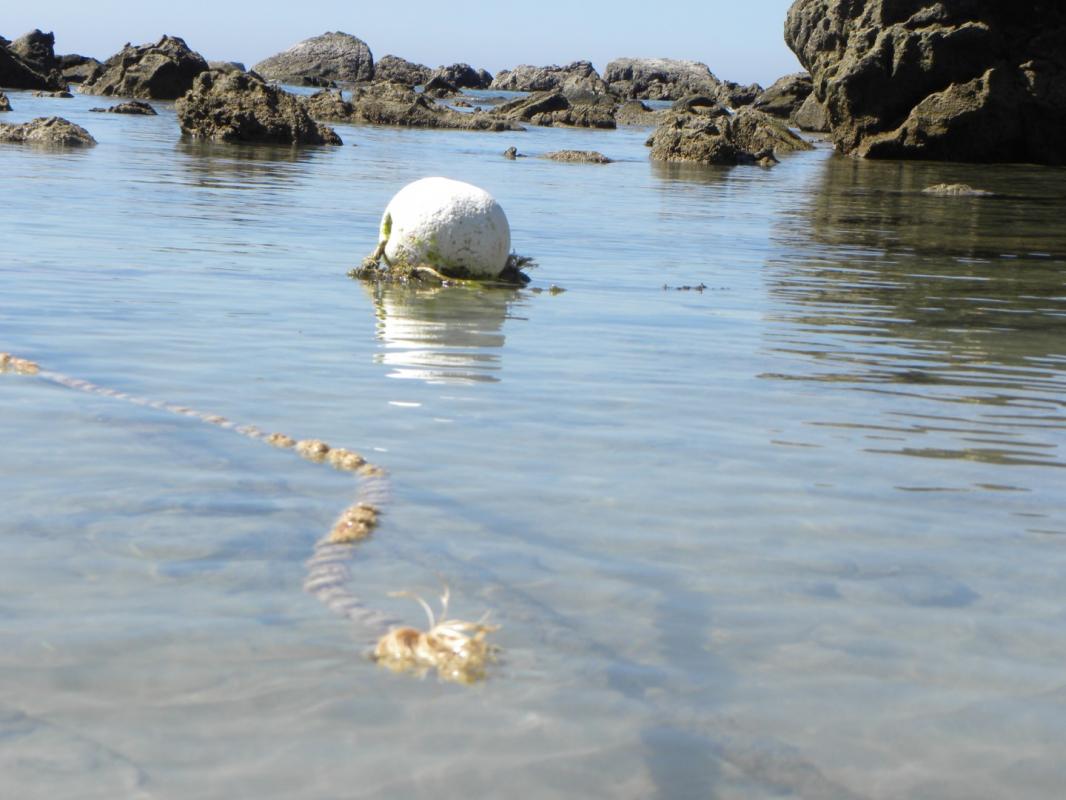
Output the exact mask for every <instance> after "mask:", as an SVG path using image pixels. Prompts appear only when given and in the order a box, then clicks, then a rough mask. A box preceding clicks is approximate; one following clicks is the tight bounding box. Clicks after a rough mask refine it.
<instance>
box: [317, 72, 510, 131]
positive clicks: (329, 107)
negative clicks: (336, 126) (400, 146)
mask: <svg viewBox="0 0 1066 800" xmlns="http://www.w3.org/2000/svg"><path fill="white" fill-rule="evenodd" d="M303 102H304V103H305V104H306V106H307V110H308V111H309V112H310V114H311V116H313V117H314V118H315V119H321V120H327V121H330V122H348V123H351V124H354V125H397V126H400V127H408V128H451V129H455V130H476V131H506V130H521V129H522V128H521V126H519V125H515V124H514V123H513V122H511V121H509V120H506V119H502V118H501V117H498V116H496V115H495V114H487V113H483V112H479V111H475V112H472V113H468V114H467V113H462V112H459V111H454V110H452V109H449V108H445V107H444V106H440V105H438V104H436V103H434V102H433V101H432V100H431V99H429V98H428V97H426V96H425V95H424V94H419V93H417V92H415V91H413V90H411V89H410V88H408V87H406V86H404V85H402V84H399V83H388V82H381V83H371V84H366V85H364V86H359V87H357V88H356V89H355V90H354V91H353V92H352V99H351V100H350V101H347V100H344V99H343V98H342V97H341V96H340V95H339V94H336V93H334V92H329V91H325V92H318V93H317V94H314V95H312V96H311V97H308V98H304V100H303Z"/></svg>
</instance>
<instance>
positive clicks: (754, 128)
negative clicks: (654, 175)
mask: <svg viewBox="0 0 1066 800" xmlns="http://www.w3.org/2000/svg"><path fill="white" fill-rule="evenodd" d="M647 144H648V146H650V147H651V148H652V151H651V157H652V159H654V160H656V161H680V162H694V163H699V164H725V165H733V164H762V165H763V166H770V165H772V164H775V163H777V157H776V154H780V153H786V152H792V151H796V150H809V149H811V145H810V144H808V143H807V142H805V141H803V140H802V139H800V138H799V137H798V136H796V135H795V134H794V133H792V132H791V131H789V129H788V127H787V126H786V125H785V123H784V122H782V121H780V120H778V119H776V118H774V117H771V116H770V115H769V114H765V113H763V112H761V111H758V110H756V109H754V108H751V107H747V108H742V109H741V110H740V111H738V112H737V114H736V115H735V116H730V114H729V112H728V111H726V110H725V109H724V108H723V107H722V106H720V105H717V104H716V105H711V106H705V105H692V106H690V110H684V108H683V107H682V109H681V110H671V111H670V112H668V113H667V115H666V117H665V118H664V120H663V122H662V123H661V124H660V125H659V127H658V128H656V130H655V133H653V134H652V136H651V137H650V138H649V139H648V142H647Z"/></svg>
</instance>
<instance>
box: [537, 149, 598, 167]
mask: <svg viewBox="0 0 1066 800" xmlns="http://www.w3.org/2000/svg"><path fill="white" fill-rule="evenodd" d="M544 158H547V159H550V160H551V161H563V162H568V163H571V164H610V163H611V159H609V158H608V157H607V156H605V155H604V154H603V153H600V152H597V151H596V150H556V151H555V152H552V153H545V154H544Z"/></svg>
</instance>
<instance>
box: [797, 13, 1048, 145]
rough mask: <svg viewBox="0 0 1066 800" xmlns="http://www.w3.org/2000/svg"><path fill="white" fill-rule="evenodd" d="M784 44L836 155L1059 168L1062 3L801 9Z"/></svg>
mask: <svg viewBox="0 0 1066 800" xmlns="http://www.w3.org/2000/svg"><path fill="white" fill-rule="evenodd" d="M785 41H786V43H787V44H788V46H789V47H790V48H792V50H793V52H795V53H796V55H797V56H798V57H799V60H800V62H801V63H802V64H803V66H804V67H806V68H807V70H808V71H809V72H810V73H811V75H812V77H813V79H814V93H815V95H816V96H817V98H818V100H819V101H821V102H822V103H824V105H825V108H826V111H827V114H828V118H829V122H830V125H831V127H832V135H833V140H834V142H835V143H836V145H837V147H838V148H839V149H840V150H842V151H844V152H847V153H857V154H859V155H862V156H868V157H874V158H926V159H942V160H952V161H995V162H1018V161H1024V162H1036V163H1045V164H1063V163H1066V150H1064V148H1063V144H1062V143H1063V141H1066V7H1064V6H1063V5H1062V4H1061V3H1048V2H1040V1H1039V0H1024V1H1023V2H1016V3H1009V4H1008V3H1001V2H997V1H996V0H967V1H966V2H955V3H947V2H929V1H928V0H871V1H870V2H866V3H840V2H837V1H836V0H797V2H795V3H793V5H792V7H791V9H790V10H789V12H788V18H787V20H786V23H785Z"/></svg>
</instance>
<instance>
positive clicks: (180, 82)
mask: <svg viewBox="0 0 1066 800" xmlns="http://www.w3.org/2000/svg"><path fill="white" fill-rule="evenodd" d="M206 70H207V61H205V60H204V57H203V56H201V55H200V54H199V53H196V52H194V51H192V50H190V49H189V46H188V45H187V44H185V40H184V39H181V38H179V37H177V36H163V37H162V38H161V39H160V40H159V41H158V42H156V43H154V44H142V45H138V46H134V45H130V44H127V45H126V46H125V47H123V48H122V50H120V51H119V52H118V53H116V54H115V55H113V56H111V58H109V59H107V61H105V62H104V63H103V64H102V65H101V66H100V67H99V68H98V69H96V70H94V72H93V74H92V76H91V77H90V78H89V79H88V80H87V81H85V82H84V83H82V85H81V91H82V92H84V93H85V94H98V95H106V96H109V97H139V98H142V99H146V100H174V99H176V98H178V97H181V96H182V95H183V94H185V92H187V91H189V88H190V87H191V86H192V84H193V80H195V78H196V76H197V75H199V74H200V73H202V72H205V71H206Z"/></svg>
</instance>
